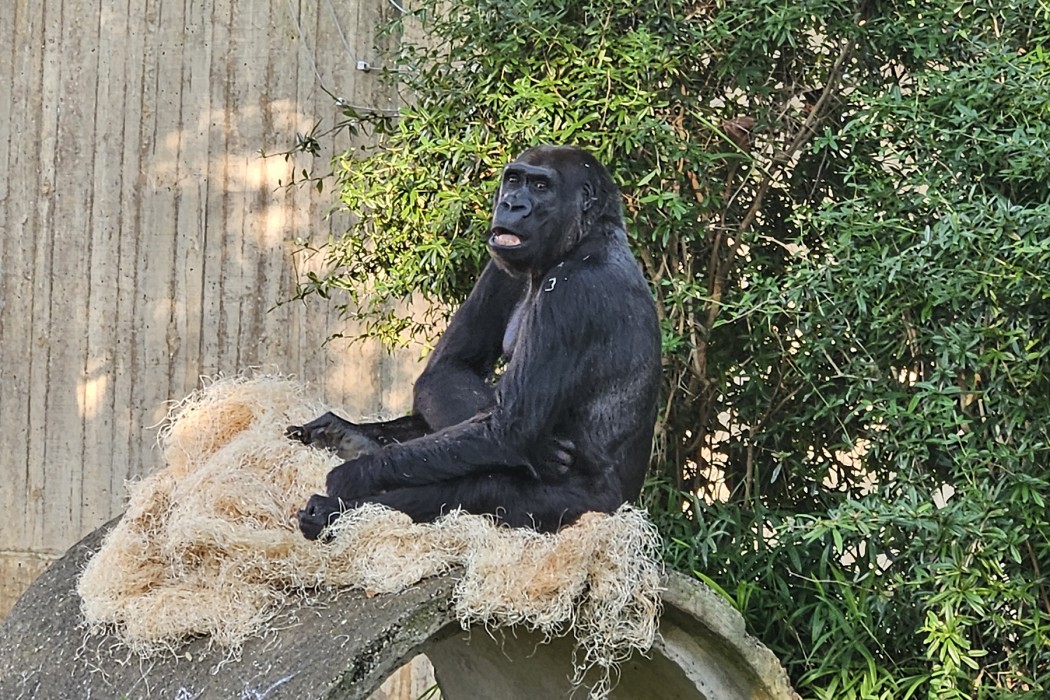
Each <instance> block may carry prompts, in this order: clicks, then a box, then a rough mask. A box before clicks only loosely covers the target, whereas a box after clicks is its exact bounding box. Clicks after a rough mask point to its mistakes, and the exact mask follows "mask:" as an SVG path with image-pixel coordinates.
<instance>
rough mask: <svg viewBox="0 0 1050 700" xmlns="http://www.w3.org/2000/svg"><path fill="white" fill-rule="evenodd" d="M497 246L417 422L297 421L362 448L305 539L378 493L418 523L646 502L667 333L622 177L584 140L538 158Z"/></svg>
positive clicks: (309, 431)
mask: <svg viewBox="0 0 1050 700" xmlns="http://www.w3.org/2000/svg"><path fill="white" fill-rule="evenodd" d="M488 246H489V252H490V253H491V255H492V261H491V262H490V263H489V265H488V266H487V267H486V268H485V271H484V272H483V273H482V276H481V279H479V280H478V283H477V285H476V286H475V287H474V290H473V291H472V292H471V294H470V296H469V297H468V298H467V300H466V301H465V302H464V304H463V306H462V307H460V309H459V310H458V311H457V312H456V314H455V315H454V316H453V318H452V321H451V322H450V324H449V327H448V330H447V331H446V332H445V334H444V335H443V336H442V338H441V340H440V341H439V342H438V345H437V347H436V348H435V350H434V352H433V354H432V355H431V357H430V360H429V361H428V363H427V367H426V369H425V370H424V371H423V373H422V374H421V375H420V377H419V379H418V380H417V381H416V383H415V386H414V401H413V413H412V415H410V416H407V417H405V418H399V419H396V420H393V421H387V422H382V423H365V424H354V423H350V422H348V421H345V420H343V419H341V418H339V417H338V416H335V415H334V414H331V413H328V414H325V415H324V416H321V417H320V418H318V419H317V420H314V421H312V422H310V423H307V424H306V425H303V426H292V427H290V428H289V429H288V435H289V437H291V438H293V439H297V440H300V441H302V442H304V443H306V444H314V445H318V446H321V447H325V448H327V449H331V450H334V451H336V452H337V453H339V454H340V455H342V456H343V457H344V458H349V457H350V456H351V454H356V453H358V452H360V454H359V455H358V456H356V457H354V458H352V459H349V461H347V462H345V463H344V464H342V465H340V466H338V467H336V468H335V469H333V470H332V471H331V472H330V473H329V474H328V478H327V481H326V490H327V492H328V493H327V495H315V496H313V497H312V498H311V499H310V501H309V503H307V505H306V507H305V508H303V509H302V510H300V511H299V526H300V529H301V530H302V532H303V534H304V535H306V536H307V537H309V538H311V539H313V538H316V537H318V536H319V534H320V533H321V531H322V530H323V529H324V527H326V526H327V525H328V524H330V523H331V522H332V520H333V519H334V518H336V517H338V515H339V514H340V513H341V512H343V511H344V510H345V509H347V508H351V507H354V506H356V505H359V504H361V503H366V502H368V503H380V504H384V505H387V506H390V507H392V508H396V509H398V510H401V511H403V512H405V513H407V514H408V515H410V516H411V517H412V518H413V519H414V520H416V521H429V520H433V519H434V518H436V517H438V516H439V515H441V514H442V513H444V512H448V511H449V510H453V509H455V508H462V509H464V510H466V511H468V512H472V513H487V514H491V515H493V516H495V517H496V518H497V519H498V520H499V521H501V522H503V523H505V524H507V525H511V526H514V527H532V528H536V529H538V530H541V531H553V530H557V529H559V528H560V527H562V526H564V525H567V524H570V523H572V522H574V521H575V520H576V519H577V518H578V517H579V516H580V515H581V514H583V513H585V512H587V511H592V510H596V511H603V512H611V511H612V510H615V509H616V508H617V507H618V506H619V505H620V504H622V503H624V502H625V501H627V500H630V499H632V498H634V497H635V496H637V495H638V492H639V490H640V489H641V485H642V481H643V479H644V476H645V471H646V466H647V463H648V458H649V450H650V445H651V441H652V432H653V423H654V421H655V416H656V401H657V392H658V387H659V377H660V357H659V350H660V331H659V326H658V323H657V319H656V309H655V305H654V303H653V299H652V295H651V293H650V291H649V288H648V285H647V284H646V282H645V280H644V278H643V277H642V274H641V271H640V269H639V267H638V264H637V263H636V262H635V260H634V259H633V257H632V256H631V253H630V250H629V248H628V246H627V238H626V234H625V232H624V223H623V216H622V213H621V201H620V195H619V192H618V191H617V189H616V186H615V184H614V183H613V181H612V178H611V177H610V176H609V174H608V172H607V171H606V170H605V168H604V167H602V165H601V164H600V163H598V161H597V160H595V159H594V157H593V156H591V155H590V154H588V153H586V152H584V151H581V150H579V149H575V148H568V147H549V146H548V147H538V148H533V149H530V150H528V151H526V152H525V153H524V154H522V156H521V157H520V158H519V159H518V160H516V161H514V162H513V163H511V164H510V165H508V166H507V167H506V168H505V170H504V172H503V178H502V181H501V183H500V187H499V191H498V192H497V194H496V198H495V203H494V206H493V213H492V227H491V229H490V232H489V239H488ZM501 357H504V358H506V359H507V365H506V369H505V371H504V372H503V374H502V376H501V377H500V378H499V379H498V380H495V379H494V370H495V367H496V365H497V363H498V362H499V360H500V358H501Z"/></svg>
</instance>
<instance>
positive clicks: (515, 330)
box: [503, 297, 529, 360]
mask: <svg viewBox="0 0 1050 700" xmlns="http://www.w3.org/2000/svg"><path fill="white" fill-rule="evenodd" d="M528 301H529V300H528V297H526V298H525V299H522V300H521V301H519V302H518V303H517V305H516V306H515V307H514V311H512V312H511V314H510V320H509V321H507V329H506V330H505V331H503V355H504V357H506V358H507V359H508V360H509V359H510V358H512V357H514V347H515V345H516V344H517V342H518V335H519V333H520V332H521V324H522V319H524V318H525V310H526V308H527V307H528Z"/></svg>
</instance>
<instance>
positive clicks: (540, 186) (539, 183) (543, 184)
mask: <svg viewBox="0 0 1050 700" xmlns="http://www.w3.org/2000/svg"><path fill="white" fill-rule="evenodd" d="M533 187H535V188H536V189H538V190H540V191H541V192H542V191H543V190H545V189H547V188H548V187H550V183H548V182H547V181H546V180H536V182H535V183H534V184H533Z"/></svg>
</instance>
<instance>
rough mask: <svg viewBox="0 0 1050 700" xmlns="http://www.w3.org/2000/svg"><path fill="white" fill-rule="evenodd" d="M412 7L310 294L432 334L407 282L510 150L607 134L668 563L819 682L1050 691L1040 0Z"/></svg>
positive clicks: (1048, 256)
mask: <svg viewBox="0 0 1050 700" xmlns="http://www.w3.org/2000/svg"><path fill="white" fill-rule="evenodd" d="M415 7H416V8H417V12H416V14H415V15H414V17H413V20H416V19H418V20H422V22H423V26H424V29H425V31H426V36H428V37H429V38H428V40H427V42H426V43H425V44H417V45H413V44H410V43H407V42H406V43H405V44H404V46H403V53H402V55H401V56H400V57H399V59H398V61H397V63H396V66H392V67H391V70H390V74H391V75H390V77H391V79H396V80H397V81H399V82H400V84H401V85H402V86H403V88H404V90H405V94H406V95H411V98H410V99H409V100H407V101H406V104H407V106H406V107H405V108H404V109H403V110H402V111H401V113H400V115H399V117H398V118H396V119H389V118H386V117H383V116H382V115H369V114H360V113H356V112H354V111H353V110H352V109H350V108H349V107H347V109H346V117H347V121H346V122H344V124H343V126H347V127H349V128H351V129H364V130H368V131H372V132H374V133H375V135H376V137H377V140H376V145H375V146H374V147H372V148H370V149H368V150H367V151H366V152H365V153H346V154H344V155H343V156H342V157H341V158H340V159H339V160H338V162H337V169H336V170H337V175H338V191H339V196H340V199H341V201H342V203H343V205H345V207H346V208H347V209H348V210H350V211H351V212H353V213H354V214H356V215H357V218H356V221H358V223H357V224H356V225H355V226H354V227H353V228H352V229H351V230H350V231H348V232H347V234H346V235H345V236H343V237H341V238H338V239H336V240H332V241H331V242H330V244H329V245H328V246H327V247H326V248H325V249H324V250H323V254H324V256H325V261H326V264H327V266H326V272H325V273H323V274H315V275H311V276H310V277H309V278H307V279H304V280H303V286H302V294H303V295H304V296H305V295H310V294H320V295H321V296H323V297H326V298H328V297H331V296H335V297H336V299H337V301H338V303H341V304H344V305H345V306H344V308H345V309H346V310H347V312H348V313H353V314H355V315H358V316H359V317H360V318H361V319H363V320H364V321H365V322H366V332H367V333H368V334H371V335H378V336H381V337H383V338H385V339H386V340H387V341H389V342H391V343H396V342H399V341H404V340H405V339H406V338H408V337H412V336H418V335H420V334H426V333H427V332H428V331H430V330H431V329H432V328H433V326H432V321H433V319H432V318H413V317H411V316H405V315H399V312H398V308H399V307H398V306H397V305H396V304H393V303H391V302H392V301H394V300H398V299H402V298H406V297H409V296H412V295H413V294H415V295H422V297H423V298H425V299H426V300H428V301H432V302H437V303H438V305H437V306H435V308H436V309H439V310H440V311H439V313H443V312H447V310H448V309H449V308H451V305H454V304H455V303H456V302H457V301H459V300H461V299H462V298H463V297H464V296H465V294H466V293H467V292H468V291H469V289H470V286H471V285H472V284H473V282H474V280H475V279H476V276H477V274H478V272H479V271H480V268H481V267H482V265H483V264H484V262H485V259H486V253H485V250H484V231H485V229H486V222H487V218H488V212H489V208H490V198H491V193H492V191H493V189H494V187H495V182H496V178H497V173H498V172H499V169H500V168H501V167H502V165H503V164H505V163H506V162H507V161H508V160H510V159H512V158H513V157H514V156H515V155H516V154H517V153H518V152H520V151H521V150H523V149H524V148H526V147H528V146H530V145H533V144H536V143H542V142H547V143H574V144H577V145H580V146H583V147H586V148H589V149H591V150H592V151H594V152H595V154H596V155H597V156H598V157H599V159H601V160H603V161H604V162H606V163H607V164H609V165H610V166H611V169H612V170H614V171H615V175H616V177H617V178H618V180H619V182H620V183H621V186H622V189H623V192H624V196H625V202H626V208H627V214H628V219H629V221H630V222H631V224H630V226H631V230H630V232H629V233H630V236H631V238H632V242H633V245H634V248H635V250H636V253H637V255H638V257H639V260H640V261H641V262H642V265H643V266H644V268H645V271H646V274H647V275H648V277H649V279H650V280H651V281H652V284H653V290H654V293H655V295H656V297H657V300H658V306H659V308H660V312H661V320H662V325H663V331H664V352H665V357H666V361H665V387H664V398H665V404H664V409H663V411H662V413H661V416H660V423H659V425H658V437H657V445H656V449H655V452H654V458H653V465H652V476H651V478H650V481H649V483H648V485H647V488H646V491H645V494H644V495H643V499H644V500H645V503H646V505H647V506H648V507H649V509H650V513H651V514H652V516H653V517H654V518H655V519H656V520H657V522H658V523H659V525H660V527H661V529H662V531H663V533H664V535H665V538H666V556H667V560H668V562H669V564H671V565H672V566H674V567H676V568H679V569H681V570H684V571H691V572H695V573H696V575H698V576H699V577H701V578H702V579H703V580H705V581H707V582H708V583H709V584H711V585H713V586H714V587H715V588H716V589H717V590H719V591H721V592H722V593H723V594H724V595H725V596H726V597H727V598H728V599H729V600H730V601H731V602H732V603H733V604H734V605H735V606H736V607H738V608H739V609H740V610H741V611H742V612H743V614H744V615H745V617H746V618H747V620H748V622H749V626H750V629H751V631H752V633H753V634H755V635H756V636H757V637H759V638H760V639H761V640H762V641H763V642H765V643H766V644H767V645H769V646H770V647H771V648H772V649H773V650H774V651H775V652H776V653H777V654H778V656H779V657H780V658H781V660H782V661H783V662H784V664H785V666H786V667H787V668H788V670H789V672H790V674H791V676H792V679H793V681H794V683H795V684H796V686H797V689H798V690H799V692H800V693H801V694H802V695H803V696H804V697H815V698H907V697H936V698H970V697H988V698H992V697H995V698H1000V697H1002V698H1006V697H1010V698H1021V697H1033V698H1034V697H1044V696H1045V695H1044V694H1045V693H1048V692H1050V638H1048V627H1047V626H1048V624H1050V581H1048V579H1047V575H1048V572H1050V517H1048V515H1047V500H1048V499H1050V486H1048V485H1050V448H1048V444H1050V429H1048V426H1050V343H1048V340H1050V337H1048V336H1050V48H1048V42H1050V10H1048V7H1047V5H1046V3H1045V0H1015V1H1014V2H1011V3H994V2H990V1H975V2H962V1H960V0H930V1H929V2H919V1H917V0H891V1H888V2H875V1H867V2H859V3H858V2H847V1H844V0H794V1H792V2H783V0H736V1H735V2H732V3H729V2H725V1H724V0H716V1H714V0H709V1H707V2H699V3H697V2H676V1H672V0H668V1H663V0H656V1H653V2H640V3H624V2H622V0H589V1H588V2H571V1H570V0H560V1H559V0H553V1H551V0H544V1H542V2H541V1H539V0H525V1H523V2H514V3H508V2H503V1H496V0H469V1H464V2H460V3H452V4H448V3H439V2H435V1H434V0H420V1H419V2H417V3H416V4H415ZM442 8H444V9H445V10H448V12H447V13H442V12H441V9H442ZM397 29H398V28H397V27H395V28H393V31H397ZM316 138H317V135H315V134H310V135H306V136H300V139H299V145H300V147H301V148H302V149H303V150H307V151H311V152H314V153H316V152H317V150H318V148H317V141H316Z"/></svg>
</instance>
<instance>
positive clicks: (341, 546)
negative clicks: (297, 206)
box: [78, 376, 661, 697]
mask: <svg viewBox="0 0 1050 700" xmlns="http://www.w3.org/2000/svg"><path fill="white" fill-rule="evenodd" d="M322 411H323V409H322V407H320V406H317V405H312V404H311V403H310V402H309V401H308V400H307V399H306V398H305V390H304V387H302V386H301V385H299V384H297V383H295V382H292V381H290V380H288V379H284V378H281V377H275V376H258V377H253V378H246V377H237V378H229V379H218V380H216V381H214V382H211V383H208V384H207V385H206V386H205V387H204V388H203V389H201V390H199V391H197V392H195V393H194V394H192V395H191V396H190V397H188V398H187V399H186V400H185V401H183V402H181V403H180V404H178V405H176V406H175V407H173V409H172V410H171V412H170V414H169V421H168V423H167V425H166V427H165V428H164V429H163V430H162V432H161V436H160V441H161V444H162V446H163V452H164V460H165V464H166V466H165V467H164V468H163V469H161V470H160V471H158V472H156V473H154V474H153V475H151V476H149V477H147V478H145V479H143V480H142V481H140V482H137V483H135V484H132V485H131V486H130V496H129V503H128V510H127V513H126V514H125V516H124V518H123V519H122V520H121V521H120V522H119V523H118V524H117V526H116V527H115V528H114V529H113V530H112V531H111V532H110V533H109V534H108V535H107V536H106V538H105V540H104V541H103V544H102V547H101V549H100V550H99V552H98V553H97V554H96V555H95V556H94V557H93V558H92V559H91V561H90V562H89V563H88V565H87V567H86V568H85V570H84V572H83V574H82V576H81V578H80V581H79V585H78V592H79V593H80V596H81V598H82V609H83V612H84V616H85V618H86V620H87V621H88V623H89V625H90V626H91V627H92V629H93V631H99V630H100V629H103V628H105V629H109V628H111V627H112V628H114V629H115V630H116V632H117V634H118V635H119V636H120V637H121V639H122V640H123V641H124V642H125V643H126V644H128V645H129V646H130V647H131V648H132V649H133V650H134V651H136V652H138V653H139V654H143V655H149V654H153V653H155V652H157V651H160V650H169V649H173V648H175V647H177V646H178V644H179V643H180V642H181V641H183V640H184V639H186V638H188V637H191V636H196V635H201V634H204V635H209V636H210V637H211V639H212V640H213V641H214V642H216V643H218V644H220V645H222V646H225V647H229V648H233V649H236V648H237V647H238V645H240V644H241V643H242V642H243V641H244V640H245V639H246V638H248V637H249V636H252V635H255V634H258V633H260V632H262V631H263V630H264V629H265V625H266V623H267V621H268V620H269V619H270V618H271V617H272V616H273V615H274V614H275V613H276V612H277V611H278V610H279V609H280V608H281V607H282V606H283V605H285V604H286V603H288V602H289V600H290V598H291V597H293V596H299V595H305V594H307V593H308V592H309V591H310V590H311V589H316V588H317V587H322V586H337V587H350V588H356V589H362V590H365V591H368V592H369V593H396V592H398V591H401V590H404V589H405V588H407V587H408V586H410V585H412V584H414V583H416V582H418V581H420V580H421V579H423V578H426V577H428V576H433V575H435V574H440V573H443V572H446V571H449V570H451V569H453V568H456V567H462V568H463V575H462V577H461V578H460V580H459V582H458V584H457V586H456V589H455V601H454V609H455V610H456V613H457V615H458V617H459V619H460V621H461V623H462V624H463V625H464V626H467V625H469V624H471V623H481V624H484V625H486V626H489V627H502V626H508V625H516V624H522V625H526V626H527V627H529V628H531V629H535V630H539V631H541V632H543V633H545V634H548V635H559V634H565V633H568V632H571V633H572V634H573V635H574V636H575V637H576V639H577V640H578V645H579V650H580V651H581V652H582V654H579V655H578V658H577V662H576V665H577V672H578V679H577V680H579V679H582V677H583V674H584V673H585V672H586V671H587V670H588V669H589V668H594V667H596V668H597V669H598V670H599V671H600V672H602V674H601V675H602V678H601V680H599V682H598V684H597V685H596V686H594V687H593V688H592V691H591V695H592V696H593V697H601V696H603V695H604V694H605V693H606V692H607V689H608V681H609V678H610V674H611V673H612V672H614V671H615V667H616V664H617V663H619V662H620V661H622V660H624V659H625V658H626V657H627V656H629V655H630V653H631V652H632V651H634V650H641V651H645V650H647V649H648V648H649V647H650V646H651V644H652V641H653V637H654V635H655V627H656V623H657V618H658V614H659V606H660V597H659V583H660V572H661V569H660V565H659V563H658V555H657V546H658V537H657V535H656V532H655V530H654V528H653V526H652V524H651V523H650V522H649V521H648V519H647V518H646V517H645V515H644V513H642V512H641V511H638V510H636V509H634V508H631V507H629V506H624V507H623V508H621V509H620V511H618V512H617V513H616V514H614V515H611V516H609V515H600V514H588V515H586V516H584V517H583V518H582V519H581V520H580V522H579V523H578V524H576V525H574V526H573V527H571V528H567V529H566V530H563V531H562V532H561V533H559V534H558V535H543V534H539V533H536V532H532V531H528V530H513V529H509V528H499V527H496V526H494V525H493V524H492V522H491V521H490V520H489V519H488V518H485V517H482V516H474V515H468V514H465V513H452V514H450V515H448V516H446V517H444V518H442V519H441V520H439V521H438V522H436V523H430V524H421V525H416V524H414V523H412V521H411V520H410V519H409V518H408V517H407V516H405V515H404V514H402V513H398V512H395V511H391V510H388V509H385V508H382V507H379V506H366V507H363V508H359V509H357V510H355V511H352V512H349V513H347V514H345V515H344V516H343V517H342V518H341V519H340V520H338V521H337V522H336V524H335V525H334V526H333V528H332V530H333V534H334V539H333V541H332V542H330V543H327V544H322V543H317V542H310V541H308V540H306V539H304V538H303V537H302V535H300V534H299V531H298V528H297V527H296V525H295V521H294V513H295V511H296V509H297V508H299V507H300V506H301V505H302V504H303V503H305V502H306V500H307V498H308V497H309V496H310V494H312V493H315V492H323V490H324V479H325V475H326V474H327V473H328V470H329V469H331V468H332V467H333V466H335V465H336V464H338V463H339V460H338V458H336V457H334V456H332V455H329V454H328V453H326V452H323V451H321V450H316V449H311V448H307V447H303V446H302V445H297V444H295V443H293V442H292V441H290V440H288V439H287V438H285V437H284V428H285V426H287V425H291V424H301V423H303V422H305V421H307V420H310V419H312V418H314V417H316V416H317V415H319V414H320V413H321V412H322Z"/></svg>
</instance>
